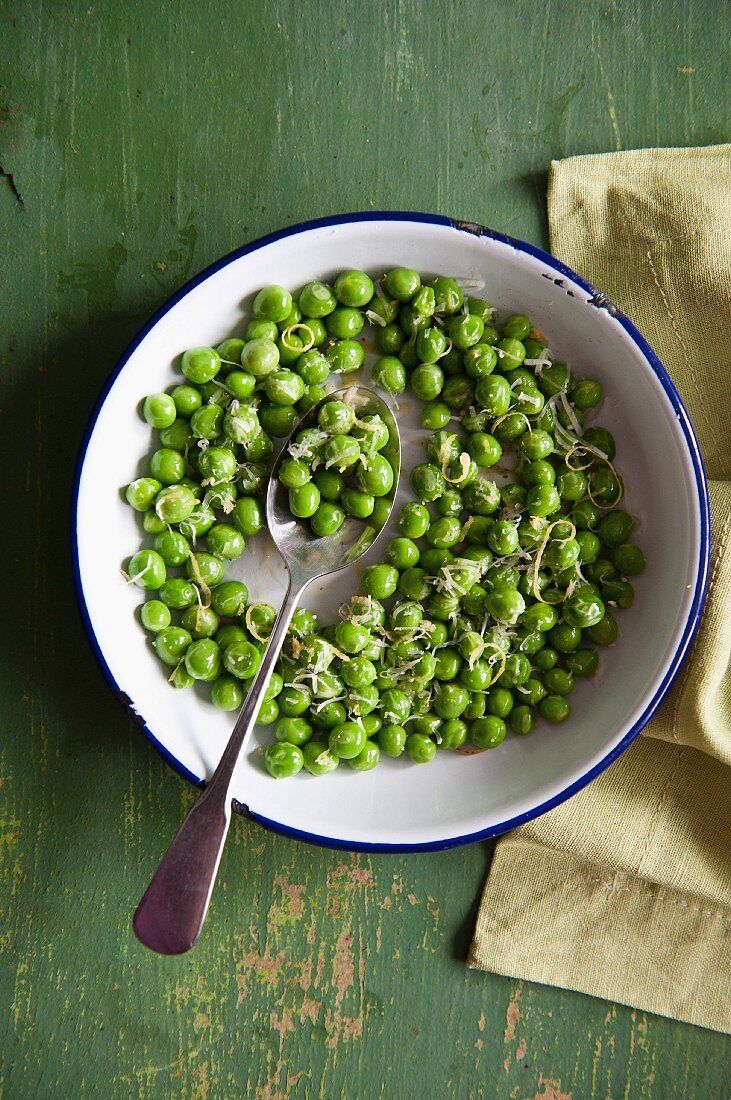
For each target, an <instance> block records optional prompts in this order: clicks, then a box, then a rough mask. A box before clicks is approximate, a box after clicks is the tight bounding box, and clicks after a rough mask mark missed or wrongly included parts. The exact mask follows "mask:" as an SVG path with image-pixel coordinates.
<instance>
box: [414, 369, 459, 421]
mask: <svg viewBox="0 0 731 1100" xmlns="http://www.w3.org/2000/svg"><path fill="white" fill-rule="evenodd" d="M417 370H418V367H417ZM451 418H452V412H451V409H450V408H449V406H448V405H445V404H444V402H443V401H430V402H429V404H427V405H425V406H424V408H423V409H422V410H421V414H420V417H419V420H420V423H421V426H422V428H428V429H429V430H430V431H436V430H437V429H439V428H444V427H446V425H447V424H448V423H449V421H450V420H451Z"/></svg>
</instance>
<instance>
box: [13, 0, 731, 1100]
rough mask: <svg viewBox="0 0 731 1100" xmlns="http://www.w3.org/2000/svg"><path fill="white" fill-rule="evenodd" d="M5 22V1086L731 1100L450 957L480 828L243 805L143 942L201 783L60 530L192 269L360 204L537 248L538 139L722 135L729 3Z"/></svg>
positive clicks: (150, 10)
mask: <svg viewBox="0 0 731 1100" xmlns="http://www.w3.org/2000/svg"><path fill="white" fill-rule="evenodd" d="M0 20H1V29H2V36H3V37H2V41H3V45H4V50H3V54H4V67H3V68H4V75H3V77H2V78H1V79H2V85H1V87H0V166H2V175H0V225H1V226H2V241H3V246H4V247H3V262H2V264H1V265H0V288H1V292H2V302H3V307H4V308H3V324H2V326H0V328H1V330H2V331H1V332H0V341H1V342H0V367H1V368H2V423H3V437H4V442H5V443H6V444H7V448H6V452H5V453H6V456H7V457H6V460H5V469H6V475H5V486H4V488H5V492H4V500H5V505H6V511H5V517H6V537H5V538H4V540H3V547H4V550H3V557H4V562H5V568H4V577H5V582H6V583H5V588H4V604H5V606H4V612H5V614H4V617H3V621H4V624H6V625H5V631H4V636H3V644H2V662H1V668H0V675H1V682H0V692H1V694H0V698H1V699H2V725H3V737H2V743H1V744H0V788H1V789H0V868H1V873H2V877H3V886H2V891H1V893H0V989H1V991H2V1004H3V1006H4V1011H3V1013H2V1017H0V1063H1V1067H0V1096H1V1097H3V1098H4V1100H24V1098H26V1097H28V1098H35V1097H44V1098H46V1097H48V1098H51V1097H53V1098H55V1097H59V1098H66V1097H68V1096H80V1097H85V1096H97V1095H104V1096H107V1097H110V1098H117V1097H120V1098H127V1097H137V1098H140V1100H148V1098H155V1100H158V1098H161V1097H182V1098H191V1100H192V1098H203V1097H210V1098H213V1097H216V1098H218V1097H237V1096H243V1097H247V1098H248V1097H251V1098H254V1100H274V1098H284V1097H287V1098H293V1100H315V1098H323V1100H336V1098H346V1100H360V1098H364V1100H371V1098H378V1097H388V1098H391V1097H398V1098H399V1100H409V1098H411V1097H420V1096H423V1095H428V1096H435V1097H450V1098H451V1097H456V1098H464V1100H469V1098H475V1100H476V1098H478V1097H479V1098H482V1097H484V1098H493V1097H511V1098H516V1100H518V1098H520V1100H533V1098H535V1100H538V1098H541V1100H567V1098H569V1097H572V1098H573V1100H586V1098H590V1100H605V1098H608V1097H611V1098H612V1100H614V1098H617V1100H619V1098H622V1100H625V1098H635V1100H639V1098H658V1100H667V1098H669V1097H688V1098H695V1097H698V1098H704V1100H713V1098H716V1097H721V1096H722V1095H724V1092H725V1090H726V1087H727V1081H728V1069H729V1063H728V1043H727V1040H726V1039H724V1038H723V1037H721V1036H719V1035H714V1034H712V1033H708V1032H703V1031H701V1030H699V1029H694V1028H692V1027H689V1026H685V1025H681V1024H678V1023H676V1022H673V1021H670V1020H664V1019H660V1018H657V1017H650V1016H646V1015H644V1014H642V1013H636V1012H633V1011H632V1010H631V1009H629V1008H625V1007H622V1006H613V1005H610V1004H607V1003H605V1002H603V1001H600V1000H594V999H591V998H588V997H584V996H581V995H579V994H575V993H570V992H566V991H562V990H556V989H548V988H544V987H540V986H531V985H523V984H522V983H520V982H518V981H511V980H508V979H504V978H500V977H496V976H492V975H485V974H481V973H475V972H471V971H469V970H467V968H466V966H465V958H466V950H467V944H468V942H469V938H470V934H471V926H472V920H473V914H474V905H475V902H476V899H477V896H478V894H479V891H480V888H481V886H482V883H483V880H484V877H485V873H486V870H487V867H488V863H489V850H488V848H487V847H486V846H483V845H478V846H473V847H470V848H467V849H463V850H459V851H454V852H451V853H447V854H442V855H429V856H426V855H425V856H402V857H399V856H373V857H368V856H362V855H361V856H351V855H343V854H342V853H335V852H328V851H323V850H319V849H315V848H309V847H306V846H304V845H300V844H297V843H293V842H290V841H286V840H283V839H281V838H279V837H276V836H272V835H269V834H267V833H265V832H263V831H262V830H261V829H259V828H258V827H256V826H253V825H251V824H247V823H246V822H244V821H238V822H236V825H237V828H235V829H234V830H233V838H232V843H231V845H230V847H229V849H228V850H227V852H226V855H225V857H224V863H223V867H222V872H221V876H220V880H219V886H218V889H217V892H216V894H215V896H214V901H213V906H212V912H211V918H210V921H209V925H208V927H207V930H206V933H205V935H204V938H203V941H202V942H201V943H200V945H199V946H198V947H197V948H196V950H195V952H193V953H192V954H191V955H190V956H189V957H186V958H182V959H160V958H156V957H153V956H152V955H150V954H149V953H147V952H146V951H144V950H143V949H142V948H141V947H139V946H138V945H137V944H136V942H135V941H134V939H133V937H132V934H131V928H130V914H131V911H132V908H133V906H134V904H135V903H136V901H137V899H138V898H139V896H140V893H141V891H142V889H143V888H144V886H145V885H146V883H147V881H148V878H149V875H150V873H151V871H152V870H153V868H154V867H155V865H156V862H157V860H158V858H159V856H160V855H161V853H162V851H163V849H164V847H165V845H166V842H167V840H168V838H169V837H170V836H172V834H173V832H174V831H175V829H176V827H177V824H178V822H179V820H180V817H181V814H182V813H183V811H184V809H185V807H186V806H187V805H188V804H189V803H190V800H191V798H192V792H191V790H190V789H189V788H188V787H187V786H186V784H185V783H184V781H183V780H181V779H179V778H178V777H177V776H176V775H174V774H173V773H172V772H171V771H170V770H169V769H168V768H167V766H166V765H165V764H164V763H163V762H162V761H161V760H160V759H159V758H158V757H157V756H156V755H155V753H154V752H153V750H152V749H151V747H150V746H149V745H148V744H147V742H146V741H145V739H144V738H143V737H142V736H141V734H140V733H139V732H138V730H137V729H136V728H134V727H133V726H132V725H131V724H130V723H129V721H128V720H127V717H126V714H125V712H124V710H123V709H122V708H121V707H120V706H119V705H118V703H117V702H116V701H115V700H114V698H112V696H111V695H110V694H109V692H108V690H107V688H106V687H105V685H104V682H103V680H102V678H101V675H100V673H99V671H98V669H97V668H96V666H95V664H94V660H93V657H92V656H91V653H90V650H89V647H88V645H87V642H86V640H85V638H84V636H83V632H82V629H81V626H80V623H79V620H78V617H77V613H76V609H75V606H74V598H73V592H72V585H71V580H70V573H69V556H68V552H67V524H68V505H69V493H70V485H71V475H72V470H73V465H74V461H75V456H76V453H77V450H78V447H79V442H80V439H81V436H82V433H83V430H84V425H85V423H86V420H87V417H88V416H89V413H90V410H91V408H92V406H93V403H94V400H95V397H96V394H97V392H98V391H99V389H100V387H101V386H102V384H103V382H104V379H105V378H106V376H107V374H108V372H109V371H110V369H111V368H112V366H113V364H114V362H115V360H116V358H117V356H118V355H119V354H120V352H121V351H122V350H123V348H124V346H125V344H126V342H127V341H128V340H129V339H130V338H131V337H132V336H133V335H134V333H135V332H136V330H137V329H138V327H139V326H140V324H141V323H142V322H143V321H144V320H145V319H146V317H147V316H149V314H150V312H151V311H152V310H153V309H154V308H155V307H156V306H157V305H158V304H159V303H160V302H161V301H162V300H164V299H165V298H166V297H167V296H168V295H169V294H170V293H171V292H172V291H174V290H175V289H176V288H177V287H179V286H180V285H181V283H182V282H183V281H184V280H185V279H186V278H188V277H189V276H190V275H192V274H193V273H194V272H196V271H198V270H199V269H200V268H202V267H203V266H204V265H205V264H207V263H209V262H211V261H212V260H214V259H215V258H216V257H218V256H219V255H221V254H222V253H224V252H226V251H227V250H229V249H231V248H233V247H234V246H236V245H239V244H242V243H244V242H245V241H247V240H249V239H252V238H253V237H255V236H257V235H259V234H261V233H263V232H266V231H269V230H272V229H275V228H277V227H279V226H281V225H284V224H287V223H290V222H293V221H296V220H298V219H302V218H307V217H313V216H317V215H321V214H326V213H333V212H340V211H347V210H355V209H368V208H403V209H414V210H438V211H441V212H444V213H449V214H453V215H456V216H460V217H464V218H468V219H473V220H476V221H482V222H486V223H488V224H491V225H493V226H495V227H496V228H499V229H502V230H505V231H507V232H511V233H514V234H517V235H519V236H522V237H525V238H527V239H529V240H533V241H536V242H539V243H546V242H545V214H544V208H545V195H544V189H545V178H546V170H547V166H548V163H549V161H550V159H551V158H552V157H562V156H567V155H569V154H572V153H583V152H589V151H602V150H606V149H614V148H630V147H636V146H642V145H652V144H658V145H683V144H695V143H709V142H714V141H718V140H728V138H729V130H728V118H729V114H728V93H727V72H726V71H725V55H724V50H723V48H722V44H723V43H724V42H727V41H728V37H729V26H728V7H727V5H725V4H723V3H722V2H721V0H718V2H714V0H698V2H695V3H691V2H690V0H688V2H687V3H684V2H680V0H652V2H650V0H627V2H622V3H619V2H613V0H606V2H604V3H596V2H589V3H586V2H579V0H564V2H563V3H560V4H559V3H551V2H545V3H543V4H536V3H535V2H534V0H513V2H512V3H510V4H504V3H498V2H495V0H490V2H482V3H481V2H479V0H471V2H460V0H454V2H453V3H451V4H444V3H437V2H436V0H424V2H422V3H417V2H415V0H398V2H397V0H389V2H387V3H383V4H380V5H379V4H371V5H368V6H365V7H364V6H362V5H360V6H359V5H355V4H348V3H344V2H331V3H328V4H327V5H318V4H316V3H313V2H312V0H301V2H300V3H297V4H295V3H294V2H286V0H273V2H271V3H269V4H267V5H255V4H244V5H241V4H235V3H232V2H223V0H220V2H212V0H206V2H204V3H200V2H197V3H196V2H194V0H178V2H177V3H175V4H172V3H170V2H164V3H158V2H152V0H127V2H125V3H123V4H119V3H115V2H113V0H102V2H98V0H97V2H86V3H76V2H73V3H72V2H69V0H56V2H55V3H50V4H49V3H47V2H46V3H41V2H40V0H29V2H28V3H19V2H13V0H10V2H9V3H7V4H6V5H4V7H3V10H2V14H1V15H0ZM724 89H726V91H724ZM326 783H327V780H324V781H323V785H325V784H326ZM455 796H456V795H455Z"/></svg>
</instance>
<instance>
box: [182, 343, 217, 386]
mask: <svg viewBox="0 0 731 1100" xmlns="http://www.w3.org/2000/svg"><path fill="white" fill-rule="evenodd" d="M180 367H181V370H182V372H183V374H184V375H185V377H186V378H188V379H190V381H191V382H193V383H194V384H195V385H198V386H199V385H201V383H203V382H210V381H211V380H212V379H213V378H215V377H216V375H217V374H218V372H219V370H220V369H221V356H220V355H219V354H218V352H217V351H214V349H213V348H190V349H189V350H188V351H186V352H184V353H183V358H182V360H181V364H180Z"/></svg>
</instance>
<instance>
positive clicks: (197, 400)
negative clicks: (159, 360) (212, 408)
mask: <svg viewBox="0 0 731 1100" xmlns="http://www.w3.org/2000/svg"><path fill="white" fill-rule="evenodd" d="M170 396H171V397H172V399H173V404H174V405H175V412H176V414H177V415H178V416H180V417H182V418H184V419H185V420H190V418H191V416H192V415H193V413H194V412H195V411H196V410H197V409H199V408H200V407H201V405H202V404H203V398H202V397H201V395H200V391H199V390H197V389H196V388H195V386H186V385H181V386H175V387H174V389H173V390H172V392H171V394H170Z"/></svg>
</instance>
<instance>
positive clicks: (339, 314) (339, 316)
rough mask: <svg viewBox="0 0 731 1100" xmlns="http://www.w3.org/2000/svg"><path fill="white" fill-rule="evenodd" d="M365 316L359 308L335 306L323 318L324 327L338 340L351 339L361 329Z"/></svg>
mask: <svg viewBox="0 0 731 1100" xmlns="http://www.w3.org/2000/svg"><path fill="white" fill-rule="evenodd" d="M364 322H365V318H364V317H363V314H362V313H361V312H360V310H359V309H352V308H350V307H349V306H337V307H336V308H335V309H334V310H333V311H332V312H331V313H328V315H327V317H326V318H325V328H326V329H327V331H328V333H329V335H330V336H334V337H336V339H338V340H352V339H353V338H354V337H356V336H357V335H358V334H359V333H360V332H361V330H362V328H363V324H364Z"/></svg>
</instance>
